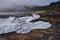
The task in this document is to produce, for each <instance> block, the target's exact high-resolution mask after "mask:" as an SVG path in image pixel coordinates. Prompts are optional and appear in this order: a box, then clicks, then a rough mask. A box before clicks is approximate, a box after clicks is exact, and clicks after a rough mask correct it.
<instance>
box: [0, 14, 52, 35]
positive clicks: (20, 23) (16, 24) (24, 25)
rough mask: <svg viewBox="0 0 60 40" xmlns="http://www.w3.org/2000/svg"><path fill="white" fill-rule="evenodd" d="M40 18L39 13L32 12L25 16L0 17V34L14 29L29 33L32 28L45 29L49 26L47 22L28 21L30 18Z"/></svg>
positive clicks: (17, 31) (18, 31)
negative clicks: (30, 14)
mask: <svg viewBox="0 0 60 40" xmlns="http://www.w3.org/2000/svg"><path fill="white" fill-rule="evenodd" d="M38 18H40V15H36V14H33V15H32V16H26V17H19V18H15V17H9V18H6V19H2V18H0V34H2V33H9V32H13V31H16V33H22V34H25V33H29V32H30V31H31V30H34V29H47V28H49V27H50V26H51V24H50V23H49V22H43V21H38V22H34V23H32V22H30V21H31V20H34V19H38Z"/></svg>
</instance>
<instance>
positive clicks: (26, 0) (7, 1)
mask: <svg viewBox="0 0 60 40" xmlns="http://www.w3.org/2000/svg"><path fill="white" fill-rule="evenodd" d="M56 1H58V0H0V8H10V7H22V6H25V5H27V6H35V5H36V6H43V5H48V4H50V3H51V2H56Z"/></svg>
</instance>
